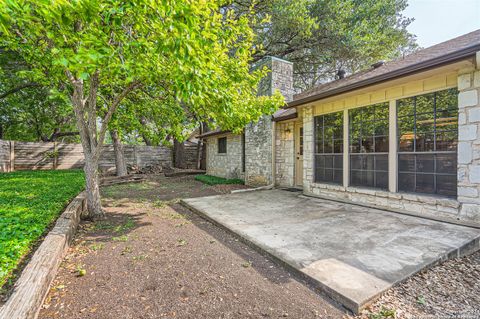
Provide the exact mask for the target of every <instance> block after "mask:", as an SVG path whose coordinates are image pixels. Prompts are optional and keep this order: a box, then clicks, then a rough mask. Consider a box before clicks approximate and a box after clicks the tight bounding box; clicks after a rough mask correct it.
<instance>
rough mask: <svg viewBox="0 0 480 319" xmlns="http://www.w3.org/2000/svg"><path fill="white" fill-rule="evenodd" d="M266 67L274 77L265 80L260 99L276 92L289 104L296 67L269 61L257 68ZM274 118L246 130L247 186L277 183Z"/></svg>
mask: <svg viewBox="0 0 480 319" xmlns="http://www.w3.org/2000/svg"><path fill="white" fill-rule="evenodd" d="M264 66H266V67H267V68H268V69H270V73H269V74H268V75H267V76H266V77H265V78H263V79H262V81H261V82H260V87H259V95H265V96H269V95H272V94H273V92H275V90H279V91H280V93H282V94H283V96H284V97H285V100H286V101H287V102H288V101H291V100H292V98H293V64H292V63H291V62H288V61H284V60H281V59H277V58H274V57H267V58H265V59H263V60H261V61H260V62H259V63H258V64H257V65H256V66H255V68H260V67H264ZM272 126H273V124H272V119H271V114H268V115H264V116H262V118H260V120H259V121H258V122H257V123H251V124H249V125H247V127H246V128H245V182H246V183H247V184H248V185H252V186H262V185H269V184H272V183H273V182H274V180H273V176H272V175H273V174H272V160H273V159H272V154H273V148H272V147H273V140H272V139H273V136H272Z"/></svg>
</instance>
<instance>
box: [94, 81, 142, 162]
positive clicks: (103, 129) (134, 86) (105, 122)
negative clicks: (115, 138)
mask: <svg viewBox="0 0 480 319" xmlns="http://www.w3.org/2000/svg"><path fill="white" fill-rule="evenodd" d="M141 85H142V84H141V82H140V81H134V82H132V83H130V84H129V85H128V86H127V87H126V88H125V90H123V91H122V93H120V94H119V95H117V96H116V97H115V99H114V100H113V102H112V104H111V105H110V107H109V108H108V111H107V114H105V116H104V117H103V119H102V126H101V127H100V133H99V135H98V144H97V146H98V147H97V148H96V149H95V154H94V156H95V157H96V158H98V157H100V151H101V148H102V145H103V141H104V140H105V134H106V132H107V128H108V124H109V123H110V120H111V119H112V116H113V113H115V111H116V110H117V108H118V105H119V104H120V103H121V102H122V100H123V99H124V98H125V97H126V96H127V95H128V94H129V93H130V92H132V91H134V90H135V89H137V88H139V87H140V86H141Z"/></svg>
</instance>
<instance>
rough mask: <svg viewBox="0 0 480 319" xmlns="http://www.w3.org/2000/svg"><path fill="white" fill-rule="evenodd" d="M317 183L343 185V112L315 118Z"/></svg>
mask: <svg viewBox="0 0 480 319" xmlns="http://www.w3.org/2000/svg"><path fill="white" fill-rule="evenodd" d="M315 182H320V183H325V182H326V183H334V184H340V185H341V184H343V112H337V113H331V114H326V115H321V116H316V117H315Z"/></svg>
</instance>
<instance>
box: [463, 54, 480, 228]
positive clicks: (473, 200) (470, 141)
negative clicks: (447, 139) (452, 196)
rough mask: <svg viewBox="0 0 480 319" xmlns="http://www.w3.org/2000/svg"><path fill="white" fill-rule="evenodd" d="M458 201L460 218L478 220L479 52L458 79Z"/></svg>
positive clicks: (479, 141) (479, 208)
mask: <svg viewBox="0 0 480 319" xmlns="http://www.w3.org/2000/svg"><path fill="white" fill-rule="evenodd" d="M458 90H459V91H460V93H459V95H458V108H459V114H458V125H459V130H458V142H459V143H458V188H457V192H458V201H459V203H460V217H461V218H462V219H468V220H476V221H480V197H479V193H480V52H477V55H476V64H475V67H474V68H472V69H470V70H463V72H462V71H461V72H460V74H459V76H458Z"/></svg>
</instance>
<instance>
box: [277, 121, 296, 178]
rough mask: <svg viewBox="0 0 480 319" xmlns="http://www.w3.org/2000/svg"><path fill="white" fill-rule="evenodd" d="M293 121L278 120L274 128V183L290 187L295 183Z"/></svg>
mask: <svg viewBox="0 0 480 319" xmlns="http://www.w3.org/2000/svg"><path fill="white" fill-rule="evenodd" d="M293 130H294V122H293V121H290V122H279V123H277V124H276V128H275V143H276V146H275V185H277V186H282V187H292V186H294V184H295V180H294V176H295V173H294V172H295V145H294V143H295V140H294V134H293V132H294V131H293Z"/></svg>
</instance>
